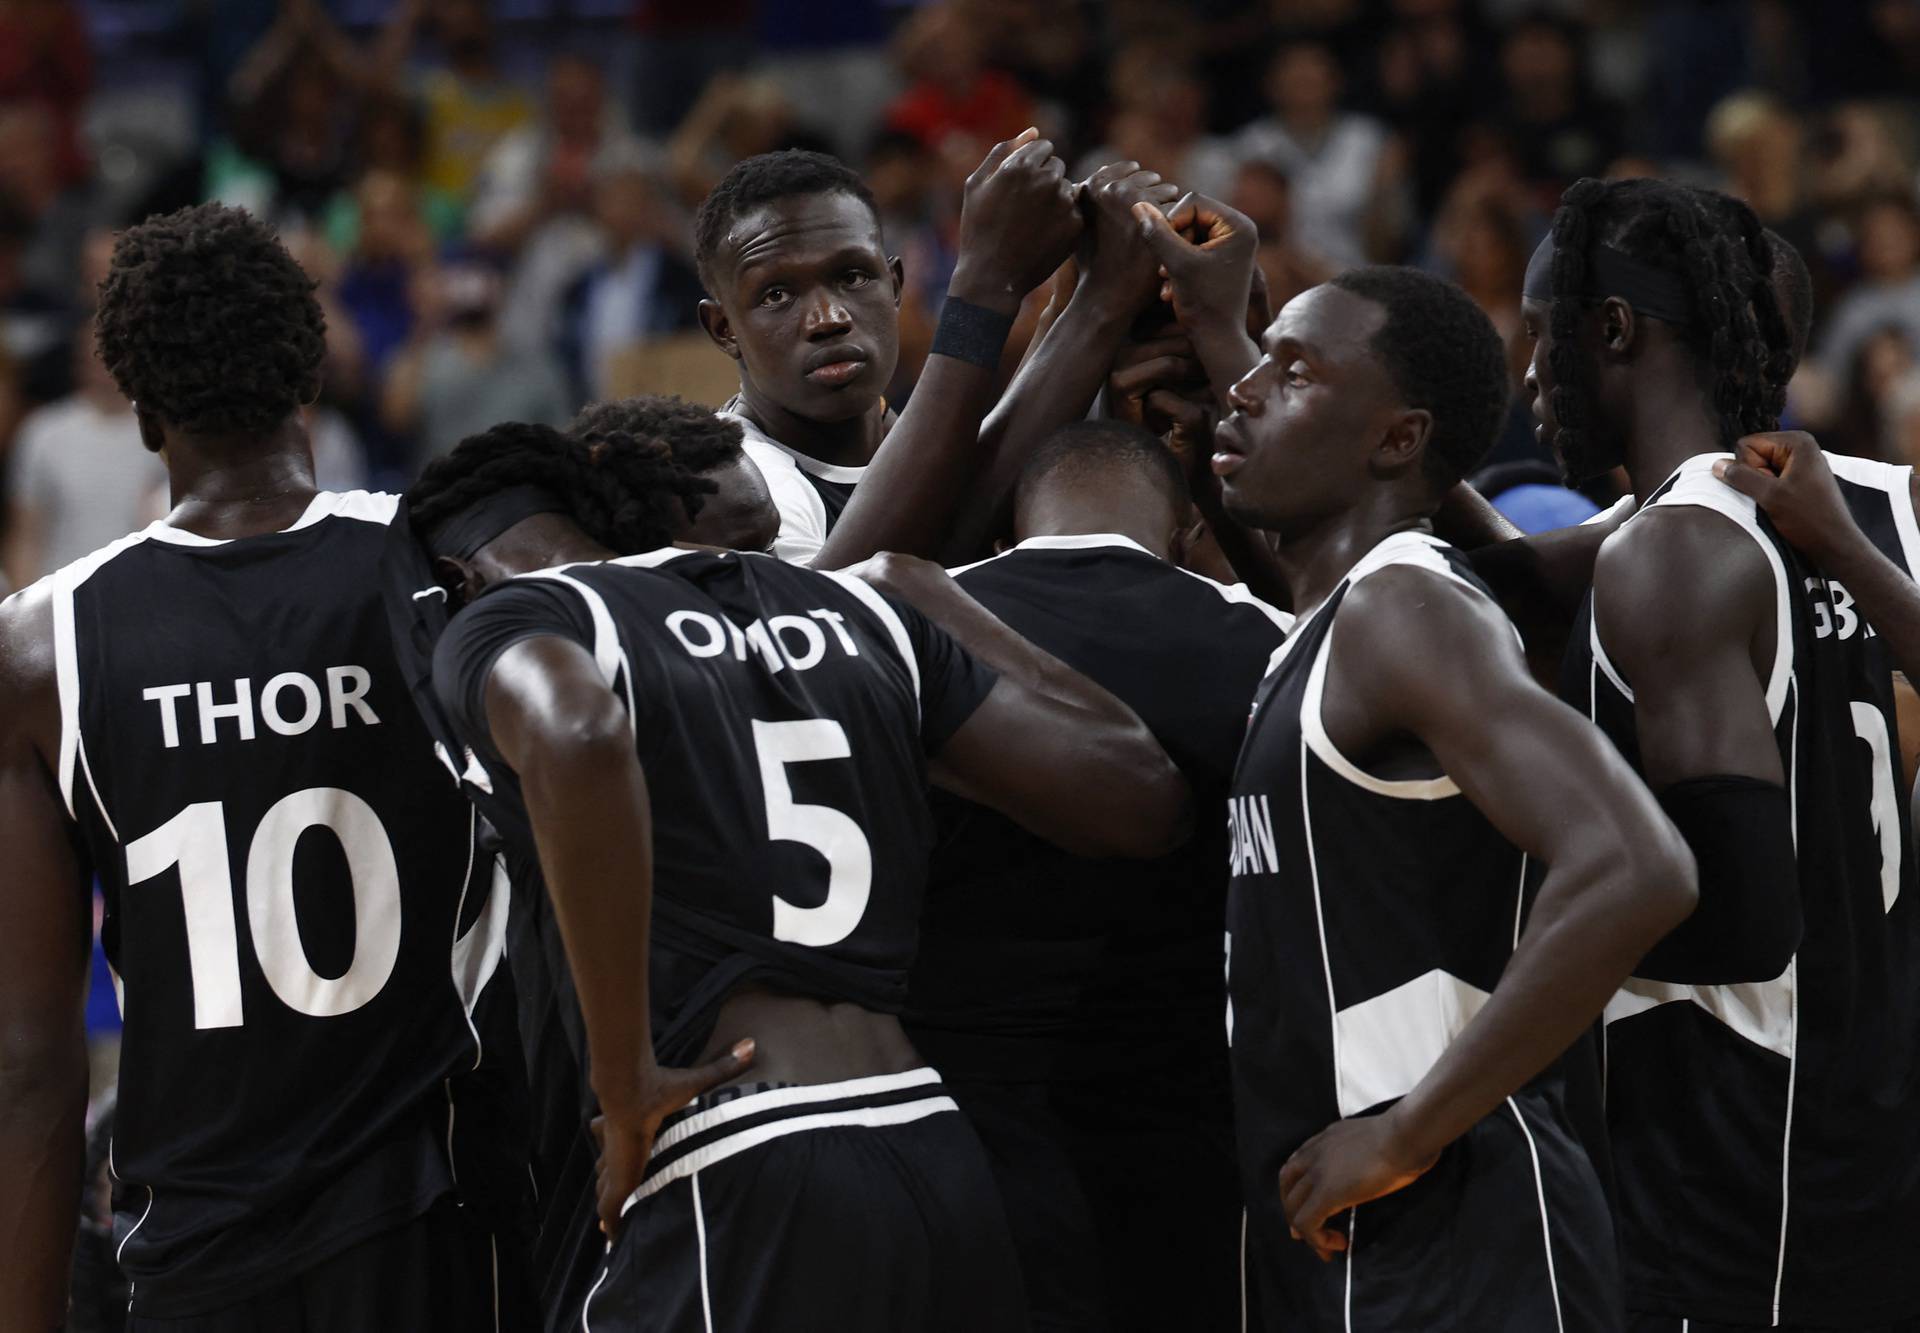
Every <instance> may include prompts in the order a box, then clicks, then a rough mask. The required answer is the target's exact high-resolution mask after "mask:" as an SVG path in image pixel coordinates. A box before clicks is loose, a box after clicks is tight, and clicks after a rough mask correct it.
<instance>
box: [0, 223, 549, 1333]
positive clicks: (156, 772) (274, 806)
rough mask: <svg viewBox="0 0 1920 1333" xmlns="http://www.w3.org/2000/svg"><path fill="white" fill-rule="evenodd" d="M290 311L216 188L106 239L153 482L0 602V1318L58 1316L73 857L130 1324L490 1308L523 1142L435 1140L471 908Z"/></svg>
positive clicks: (288, 291) (72, 1182) (491, 1115)
mask: <svg viewBox="0 0 1920 1333" xmlns="http://www.w3.org/2000/svg"><path fill="white" fill-rule="evenodd" d="M323 333H324V322H323V320H322V317H321V313H320V309H319V306H318V305H317V304H316V302H315V300H314V297H313V284H312V282H310V281H309V280H308V279H307V277H306V275H305V274H304V273H303V272H302V271H301V269H300V268H299V266H298V265H297V264H296V263H295V262H294V261H293V259H292V258H291V257H289V255H288V254H287V252H286V251H285V250H284V249H283V248H281V246H280V244H279V243H278V242H277V241H276V240H275V239H274V236H273V233H272V232H271V231H270V230H269V229H268V228H266V227H265V226H263V225H261V224H260V223H258V222H256V221H254V220H253V219H252V218H250V217H249V216H247V215H246V214H245V213H242V212H239V211H236V210H232V209H226V208H221V207H218V206H216V205H211V204H210V205H205V206H202V207H199V208H193V209H187V210H184V211H182V212H179V213H175V214H172V215H169V216H166V217H162V218H156V219H153V220H150V221H148V222H146V223H144V224H142V225H140V226H138V227H134V228H132V229H131V230H129V231H128V232H127V233H126V234H125V235H123V236H122V237H121V238H120V240H119V243H118V244H117V246H116V248H115V251H114V256H113V263H112V268H111V271H110V274H109V276H108V278H107V281H106V282H105V284H104V285H103V287H102V290H101V295H100V315H99V321H98V337H99V350H100V354H101V356H102V358H103V359H104V361H105V362H106V365H107V368H108V369H109V370H110V371H112V373H113V375H114V377H115V379H116V380H117V381H118V383H119V385H120V388H121V390H122V391H123V392H124V393H126V395H127V396H128V398H130V399H131V400H133V402H134V403H135V405H136V406H135V411H136V413H137V414H138V417H139V424H140V432H141V438H142V440H143V442H144V443H145V444H146V446H147V448H149V449H151V450H154V451H156V452H160V453H162V454H163V456H164V458H165V460H166V463H167V467H168V471H169V473H170V477H171V485H172V494H173V500H174V508H173V510H172V512H171V513H169V514H168V515H167V517H166V518H165V519H163V520H161V521H159V522H157V523H155V524H153V525H152V526H151V527H148V528H146V529H144V530H142V531H140V532H137V533H134V534H132V535H131V536H128V537H126V538H123V539H122V540H120V541H118V542H115V543H113V544H112V545H110V546H107V547H104V548H102V549H101V550H99V551H96V552H95V553H93V554H92V555H90V556H87V557H85V558H84V559H82V560H80V561H78V562H76V563H75V564H72V565H69V566H67V567H66V568H64V569H62V570H59V571H58V572H56V573H54V574H52V575H50V576H49V577H47V578H45V579H43V580H41V581H40V582H39V583H37V584H35V585H34V586H33V587H31V588H29V589H26V590H25V591H23V592H21V593H20V594H18V595H17V596H15V597H14V598H12V599H11V600H10V601H8V602H7V603H6V604H5V605H4V607H0V845H4V846H5V848H6V855H7V858H8V862H9V876H8V887H7V892H6V894H5V895H4V904H5V905H4V907H3V908H0V1032H4V1033H5V1034H6V1035H5V1045H6V1055H5V1059H4V1061H0V1179H5V1180H6V1181H7V1186H6V1188H5V1189H4V1190H0V1234H4V1235H5V1236H6V1237H7V1238H8V1254H7V1257H6V1261H5V1262H4V1263H0V1326H4V1327H7V1328H10V1329H11V1328H20V1329H26V1328H35V1329H41V1328H53V1327H56V1326H58V1325H59V1324H60V1322H61V1320H62V1315H63V1311H64V1308H65V1276H66V1270H67V1257H68V1253H69V1251H70V1250H71V1248H72V1245H73V1236H74V1217H75V1208H76V1205H77V1203H78V1200H79V1193H78V1189H77V1184H78V1180H79V1169H80V1151H81V1130H82V1116H83V1112H84V1102H85V1096H86V1060H85V1042H84V1036H83V1033H82V1032H81V1029H80V1021H79V1020H80V1015H81V1010H82V1004H81V1000H82V998H83V995H84V992H85V984H86V975H87V958H88V951H89V940H88V929H89V920H90V912H89V910H88V908H89V902H90V893H89V889H90V884H91V882H92V880H93V879H95V878H96V877H97V879H98V882H99V884H100V885H101V887H102V889H103V890H104V891H105V895H106V918H105V924H104V927H103V933H104V942H105V946H106V953H107V957H108V959H109V960H110V961H111V963H112V964H113V967H114V971H115V977H116V981H117V983H118V985H119V987H120V989H121V994H122V1008H123V1011H124V1015H125V1020H126V1026H125V1032H124V1037H123V1044H122V1046H121V1053H120V1081H119V1105H118V1113H117V1124H116V1127H115V1135H114V1143H113V1151H112V1155H111V1165H112V1169H113V1173H114V1176H115V1179H116V1180H117V1182H118V1189H117V1193H118V1195H119V1201H120V1209H119V1213H118V1216H117V1218H116V1228H115V1229H116V1231H117V1233H118V1240H117V1248H116V1257H117V1259H118V1262H119V1264H120V1266H121V1267H122V1268H123V1269H124V1270H125V1271H126V1273H127V1275H128V1277H129V1278H130V1279H131V1280H132V1284H133V1290H132V1302H131V1314H130V1316H129V1327H130V1328H131V1329H134V1330H155V1331H164V1333H187V1331H188V1330H217V1331H218V1333H241V1331H243V1330H261V1331H262V1333H265V1331H266V1330H275V1331H277V1330H283V1329H292V1328H299V1329H314V1330H339V1331H340V1333H347V1331H348V1330H365V1329H377V1328H403V1327H404V1328H408V1329H429V1330H430V1329H446V1330H459V1331H460V1333H470V1330H473V1329H478V1328H493V1327H496V1326H505V1325H510V1324H514V1323H517V1322H518V1319H519V1313H518V1312H517V1311H516V1310H512V1309H507V1310H505V1311H503V1310H502V1309H501V1308H500V1305H499V1301H500V1300H501V1298H502V1295H503V1291H502V1281H503V1276H504V1277H505V1278H506V1279H507V1280H508V1281H509V1283H510V1280H511V1271H510V1270H511V1266H512V1261H513V1255H512V1254H511V1253H510V1252H509V1251H508V1250H507V1249H506V1248H505V1245H504V1242H503V1243H502V1246H501V1248H499V1249H498V1250H497V1251H496V1247H495V1244H494V1240H493V1238H492V1237H491V1236H490V1235H489V1230H488V1226H487V1221H488V1213H489V1211H490V1210H493V1209H496V1208H497V1207H498V1206H499V1205H500V1204H501V1202H502V1200H503V1199H505V1198H507V1197H509V1196H510V1195H512V1194H514V1193H516V1192H517V1191H518V1189H519V1186H520V1183H521V1182H524V1179H525V1175H524V1171H525V1168H524V1164H523V1161H522V1160H521V1159H520V1158H518V1157H516V1156H514V1155H513V1151H512V1150H513V1148H514V1145H513V1143H512V1141H511V1140H510V1139H505V1138H503V1139H501V1140H500V1141H499V1142H497V1143H492V1144H480V1145H476V1147H477V1148H479V1149H481V1150H482V1154H481V1156H480V1157H476V1156H474V1155H472V1154H471V1153H469V1151H468V1148H467V1140H468V1139H469V1137H470V1136H471V1135H472V1134H474V1133H475V1132H477V1131H481V1130H483V1128H485V1127H487V1126H489V1124H490V1123H491V1122H492V1121H493V1120H495V1119H496V1118H497V1110H498V1108H497V1107H493V1106H492V1104H490V1103H478V1104H469V1102H468V1101H467V1100H466V1099H465V1091H466V1090H467V1089H469V1088H470V1087H471V1086H472V1080H471V1079H470V1077H469V1071H472V1070H474V1069H475V1068H476V1065H477V1064H478V1063H479V1062H480V1061H481V1060H482V1059H483V1058H486V1059H488V1060H490V1061H497V1062H499V1063H500V1066H501V1070H502V1072H503V1073H505V1072H508V1071H510V1070H511V1069H512V1068H513V1067H514V1066H515V1065H517V1059H518V1058H517V1055H516V1054H515V1053H514V1052H513V1051H512V1050H511V1049H508V1050H506V1051H504V1052H503V1051H501V1050H500V1049H499V1048H498V1045H497V1043H496V1042H494V1041H493V1040H492V1039H491V1038H490V1040H489V1045H488V1047H487V1048H485V1049H483V1048H482V1047H481V1044H480V1041H479V1034H480V1033H481V1032H483V1031H485V1030H486V1023H485V1019H484V1014H479V1013H476V1005H477V1004H479V1003H480V1002H481V999H482V996H481V989H482V988H483V987H485V988H486V989H487V991H488V994H489V995H491V994H493V993H495V992H497V991H499V989H500V988H501V987H502V986H503V985H504V984H505V977H504V975H500V976H497V977H496V976H495V975H494V974H495V969H496V965H497V964H498V962H499V933H500V929H501V927H502V925H503V918H504V916H505V910H506V907H505V904H504V902H499V901H496V899H495V896H494V894H493V893H492V891H491V888H490V884H491V870H492V867H491V864H490V862H489V861H488V860H487V859H486V858H482V857H479V856H477V855H476V854H475V842H474V836H473V815H472V812H471V810H470V809H467V808H464V803H463V802H462V801H461V800H460V799H459V796H458V793H457V792H456V791H454V790H452V789H451V788H450V787H449V786H448V784H446V783H445V782H444V781H436V780H435V773H434V771H433V765H432V761H431V754H430V751H429V749H428V748H427V744H428V743H427V738H426V734H425V732H424V731H423V730H422V728H421V727H420V724H419V722H418V720H417V719H416V718H415V717H414V715H413V712H412V710H411V709H410V707H409V706H408V702H407V697H406V693H405V690H404V688H403V687H402V686H401V684H400V682H399V681H398V680H397V678H396V672H395V669H394V665H393V652H392V646H391V642H390V639H389V637H388V634H387V630H386V626H385V622H384V619H383V615H382V610H381V605H380V599H379V597H378V595H377V593H378V585H377V579H376V574H375V566H376V563H377V560H378V556H379V553H380V550H381V548H382V546H383V545H384V542H385V539H386V525H387V524H388V522H389V521H390V520H391V518H392V516H393V513H394V504H395V501H394V498H393V497H391V496H380V495H370V494H367V493H365V492H351V493H347V494H331V493H327V492H322V491H316V490H315V489H314V483H313V462H312V458H311V454H310V450H309V447H308V442H307V437H306V434H305V431H304V430H303V428H302V427H301V425H300V406H301V404H302V403H304V402H306V401H309V400H310V399H311V398H312V397H313V395H314V394H315V393H316V392H318V389H319V369H320V361H321V354H322V339H323ZM489 978H493V984H492V985H491V986H488V981H489ZM509 1035H510V1033H509ZM456 1103H457V1104H456ZM503 1158H504V1159H505V1160H504V1161H503V1160H502V1159H503ZM489 1166H504V1167H505V1168H506V1169H505V1171H504V1175H505V1178H506V1180H507V1182H508V1183H507V1185H506V1186H504V1187H500V1186H498V1184H497V1182H493V1186H494V1189H495V1190H500V1189H502V1188H503V1189H504V1193H490V1192H489V1188H488V1187H489V1185H490V1181H489V1178H488V1170H487V1168H488V1167H489ZM503 1270H505V1271H504V1272H503Z"/></svg>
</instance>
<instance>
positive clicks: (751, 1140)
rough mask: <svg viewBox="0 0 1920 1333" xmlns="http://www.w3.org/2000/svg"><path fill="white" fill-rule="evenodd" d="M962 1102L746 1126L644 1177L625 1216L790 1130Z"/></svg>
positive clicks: (899, 1116)
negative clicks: (663, 1192)
mask: <svg viewBox="0 0 1920 1333" xmlns="http://www.w3.org/2000/svg"><path fill="white" fill-rule="evenodd" d="M959 1109H960V1105H959V1103H957V1102H955V1101H954V1100H953V1098H951V1097H924V1098H922V1099H921V1100H919V1101H917V1102H899V1103H896V1104H895V1105H892V1106H856V1107H853V1108H851V1109H849V1110H845V1111H822V1112H821V1113H819V1114H818V1115H799V1116H790V1117H788V1118H787V1119H785V1120H774V1121H771V1122H769V1123H767V1124H764V1125H756V1126H754V1127H753V1128H752V1129H743V1130H741V1131H740V1132H739V1133H738V1134H733V1135H729V1136H728V1137H726V1138H723V1139H719V1140H717V1141H715V1142H713V1143H710V1144H708V1145H707V1146H706V1147H704V1148H696V1149H695V1150H694V1151H692V1152H690V1153H688V1154H687V1155H686V1156H685V1157H682V1158H680V1159H679V1160H678V1161H675V1162H673V1163H672V1164H671V1165H669V1166H667V1167H666V1168H665V1169H664V1170H662V1171H660V1172H658V1173H657V1174H655V1175H653V1176H650V1177H648V1178H647V1179H646V1180H645V1181H642V1182H641V1184H640V1187H639V1188H638V1189H636V1190H635V1191H634V1192H633V1193H631V1194H629V1195H628V1196H627V1201H626V1202H625V1203H623V1204H621V1205H620V1215H621V1216H622V1217H625V1216H626V1215H627V1210H628V1209H630V1208H632V1207H633V1206H634V1205H635V1204H638V1203H641V1202H643V1201H644V1200H646V1199H647V1198H649V1197H651V1196H652V1195H654V1194H657V1193H659V1192H660V1191H661V1190H663V1189H665V1188H666V1187H667V1186H668V1185H671V1184H672V1183H673V1182H674V1181H676V1180H684V1179H685V1178H686V1177H687V1176H690V1175H692V1174H693V1173H694V1172H696V1171H704V1170H706V1169H707V1168H708V1167H710V1166H713V1165H715V1164H717V1163H719V1162H724V1161H726V1160H727V1159H728V1158H729V1157H735V1156H738V1155H739V1154H740V1153H743V1152H745V1151H746V1150H747V1149H749V1148H757V1147H759V1146H760V1145H761V1144H763V1143H768V1142H771V1141H772V1140H774V1139H779V1138H785V1137H786V1136H787V1135H789V1134H803V1133H806V1132H807V1131H808V1130H814V1129H834V1128H837V1127H840V1126H857V1127H859V1128H863V1129H882V1128H885V1127H886V1126H888V1125H904V1124H908V1123H910V1122H912V1121H915V1120H924V1119H926V1117H928V1116H930V1115H939V1114H940V1113H941V1112H944V1111H955V1112H957V1111H959Z"/></svg>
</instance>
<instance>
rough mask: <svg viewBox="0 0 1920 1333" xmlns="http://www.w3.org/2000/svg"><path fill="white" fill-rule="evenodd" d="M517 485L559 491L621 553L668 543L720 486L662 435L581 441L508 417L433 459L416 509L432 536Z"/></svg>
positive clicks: (414, 497) (419, 484)
mask: <svg viewBox="0 0 1920 1333" xmlns="http://www.w3.org/2000/svg"><path fill="white" fill-rule="evenodd" d="M511 486H543V487H545V488H546V489H548V490H550V491H552V492H553V493H554V494H555V495H556V496H558V497H559V498H560V500H561V501H562V502H563V503H564V504H565V505H566V506H567V512H568V514H569V515H570V516H571V517H572V518H573V520H574V521H575V522H576V523H578V524H579V525H580V528H581V530H582V531H583V532H585V533H586V534H587V535H588V536H589V537H591V538H593V539H594V540H595V541H597V542H599V543H600V544H601V545H602V546H605V547H607V548H609V549H610V550H613V551H615V552H617V553H618V554H620V555H633V554H636V553H637V552H640V551H651V550H655V549H657V548H659V547H662V546H665V545H667V544H668V543H669V542H671V541H672V540H673V539H674V535H675V533H676V531H677V530H678V529H679V527H680V524H681V522H682V521H683V519H687V518H692V517H694V516H695V515H697V514H698V513H699V511H700V505H701V502H702V500H703V499H704V497H705V496H707V495H709V494H711V493H712V492H713V491H714V490H715V489H716V488H715V487H714V484H713V483H712V482H710V481H707V480H706V479H705V478H702V477H696V476H694V475H693V474H692V473H691V472H688V471H687V470H686V469H684V468H682V467H681V466H680V465H679V464H677V463H675V462H674V460H673V454H672V453H671V452H670V451H669V450H668V449H667V447H666V446H665V445H664V444H662V443H660V442H659V441H657V440H640V439H636V438H635V437H633V436H631V435H626V434H622V433H619V432H611V433H608V434H605V435H599V436H595V437H594V438H592V439H590V440H580V439H575V438H573V437H572V436H569V435H563V434H562V433H560V432H559V431H557V430H554V429H553V428H552V427H550V426H535V425H527V424H524V423H521V422H507V423H505V424H503V425H499V426H495V427H493V428H492V429H490V430H485V431H482V432H481V433H480V434H478V435H470V436H468V437H467V438H466V439H464V440H462V441H460V443H459V444H458V445H457V446H456V447H455V448H454V450H453V452H451V453H449V454H447V455H446V456H445V457H443V458H437V459H435V460H434V461H433V462H432V463H430V464H428V465H427V468H426V470H425V471H424V472H422V473H421V474H420V479H419V480H418V481H416V482H415V483H414V484H413V486H412V488H411V489H409V490H408V491H407V509H408V513H409V514H410V516H411V518H412V520H413V526H414V530H415V531H416V532H418V533H420V534H421V535H422V536H425V535H426V534H427V533H429V532H431V531H432V530H433V529H434V528H436V527H438V526H439V525H440V524H441V523H444V522H445V521H446V520H448V519H450V518H452V517H453V516H454V515H455V514H458V513H460V512H461V511H462V510H464V509H466V508H468V507H469V506H471V505H473V504H476V503H478V502H479V501H480V500H482V499H484V498H486V497H487V496H489V495H492V494H494V493H495V492H498V491H503V490H506V489H507V488H508V487H511ZM676 500H678V501H679V503H678V504H675V503H674V502H675V501H676Z"/></svg>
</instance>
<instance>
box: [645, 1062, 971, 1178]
mask: <svg viewBox="0 0 1920 1333" xmlns="http://www.w3.org/2000/svg"><path fill="white" fill-rule="evenodd" d="M939 1081H940V1074H939V1071H937V1070H935V1069H932V1068H930V1067H927V1066H922V1067H921V1068H919V1069H908V1070H904V1071H902V1072H901V1073H898V1074H872V1075H868V1076H867V1077H865V1078H848V1079H841V1080H840V1081H839V1082H838V1083H802V1084H799V1085H797V1086H795V1087H790V1088H770V1089H768V1090H767V1091H766V1092H756V1093H751V1094H749V1095H747V1096H745V1097H736V1098H734V1099H733V1100H732V1101H727V1102H722V1103H720V1105H718V1106H714V1107H709V1108H708V1109H707V1110H704V1111H698V1112H696V1113H694V1114H693V1115H690V1116H687V1117H685V1118H683V1119H680V1120H676V1121H675V1122H674V1123H673V1124H671V1125H669V1126H667V1128H666V1130H665V1131H664V1132H663V1133H661V1134H660V1135H658V1136H657V1137H656V1138H655V1139H654V1141H653V1149H652V1151H651V1152H650V1153H649V1154H648V1155H649V1156H650V1157H658V1156H659V1155H660V1154H661V1153H663V1152H666V1151H667V1150H668V1149H669V1148H671V1147H673V1146H674V1144H676V1143H685V1142H686V1141H687V1140H688V1139H689V1138H691V1137H693V1136H694V1135H695V1134H704V1133H706V1132H707V1131H708V1130H710V1129H716V1128H718V1127H719V1126H721V1125H724V1124H727V1123H728V1122H729V1121H733V1120H738V1119H739V1118H740V1117H741V1116H743V1115H760V1114H761V1113H763V1112H766V1111H777V1110H779V1109H780V1108H781V1107H783V1106H805V1105H806V1104H807V1103H808V1102H837V1101H843V1100H845V1099H846V1098H848V1097H874V1096H879V1095H880V1094H882V1093H888V1092H904V1091H905V1090H906V1089H908V1088H918V1087H924V1086H926V1085H927V1084H930V1083H938V1082H939Z"/></svg>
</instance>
